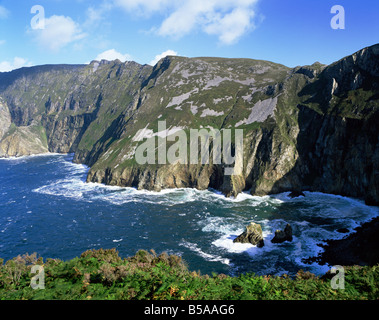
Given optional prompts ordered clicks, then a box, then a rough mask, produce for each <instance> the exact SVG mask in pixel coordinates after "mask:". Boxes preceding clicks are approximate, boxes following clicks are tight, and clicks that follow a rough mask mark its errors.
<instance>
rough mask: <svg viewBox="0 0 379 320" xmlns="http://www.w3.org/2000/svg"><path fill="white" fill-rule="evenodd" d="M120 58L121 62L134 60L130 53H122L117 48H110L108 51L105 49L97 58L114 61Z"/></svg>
mask: <svg viewBox="0 0 379 320" xmlns="http://www.w3.org/2000/svg"><path fill="white" fill-rule="evenodd" d="M116 59H118V60H120V61H121V62H125V61H130V60H132V57H131V56H130V55H129V54H127V53H126V54H122V53H120V52H117V51H116V50H115V49H110V50H107V51H104V52H102V53H100V54H99V55H98V56H97V57H96V58H95V60H97V61H101V60H108V61H113V60H116Z"/></svg>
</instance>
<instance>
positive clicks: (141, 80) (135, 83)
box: [0, 44, 379, 205]
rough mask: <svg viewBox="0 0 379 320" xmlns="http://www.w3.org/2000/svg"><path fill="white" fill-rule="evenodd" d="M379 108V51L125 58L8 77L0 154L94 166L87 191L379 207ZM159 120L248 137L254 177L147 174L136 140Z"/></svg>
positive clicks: (247, 166)
mask: <svg viewBox="0 0 379 320" xmlns="http://www.w3.org/2000/svg"><path fill="white" fill-rule="evenodd" d="M378 99H379V45H378V44H377V45H374V46H371V47H366V48H364V49H362V50H359V51H357V52H356V53H354V54H352V55H349V56H346V57H344V58H342V59H340V60H339V61H336V62H335V63H332V64H330V65H328V66H326V65H322V64H320V63H317V62H316V63H314V64H312V65H308V66H297V67H295V68H288V67H286V66H283V65H280V64H276V63H273V62H270V61H264V60H254V59H242V58H236V59H228V58H217V57H198V58H186V57H177V56H170V57H166V58H163V59H161V60H160V61H159V62H158V63H157V64H156V65H155V66H154V67H152V66H149V65H140V64H138V63H136V62H132V61H128V62H125V63H122V62H121V61H117V60H116V61H92V62H91V63H90V64H88V65H73V66H71V65H58V66H54V65H45V66H39V67H38V66H37V67H30V68H23V69H19V70H15V71H12V72H9V73H6V74H4V73H0V126H1V128H0V157H8V156H21V155H28V154H33V153H41V152H48V151H49V152H58V153H67V152H74V153H75V158H74V161H75V162H77V163H84V164H87V165H89V166H90V167H91V169H90V171H89V174H88V178H87V181H88V182H98V183H106V184H110V185H119V186H130V187H136V188H140V189H149V190H157V191H159V190H162V189H164V188H182V187H191V188H198V189H207V188H214V189H217V190H220V191H222V192H223V193H224V194H226V195H228V196H235V195H237V194H238V193H240V192H242V191H246V190H250V192H251V193H252V194H256V195H265V194H271V193H279V192H284V191H292V190H310V191H322V192H327V193H336V194H341V195H346V196H352V197H358V198H362V199H365V200H366V202H367V203H368V204H374V205H379V184H378V183H379V182H377V181H379V142H378V136H379V133H378V129H377V126H376V123H377V120H378V119H379V105H378ZM158 120H159V121H166V123H167V129H170V128H180V129H182V130H184V132H187V133H188V132H189V130H190V129H201V128H214V129H217V130H222V129H224V130H225V129H230V128H236V129H243V130H244V146H245V147H244V152H243V156H244V157H243V159H244V160H243V172H242V173H241V174H240V175H238V176H226V175H225V174H223V168H224V165H222V164H221V165H216V164H215V165H213V164H205V165H200V164H199V165H170V164H167V165H158V164H156V165H139V164H138V163H136V161H135V159H133V155H134V152H135V150H136V148H137V147H138V145H139V143H137V142H136V141H134V140H133V137H134V136H135V135H136V134H137V132H139V130H142V129H146V130H147V129H148V130H150V131H153V132H157V129H158V124H157V122H158ZM26 132H27V134H25V133H26ZM36 141H40V143H39V142H38V143H37V145H36ZM32 142H33V143H32ZM28 146H29V150H28Z"/></svg>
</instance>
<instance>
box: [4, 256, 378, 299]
mask: <svg viewBox="0 0 379 320" xmlns="http://www.w3.org/2000/svg"><path fill="white" fill-rule="evenodd" d="M33 264H40V265H43V266H44V270H45V289H44V290H33V289H32V288H31V287H30V281H31V276H32V275H31V273H30V270H31V269H30V268H31V265H33ZM332 276H333V275H325V276H324V277H322V278H318V277H315V276H314V275H313V274H311V273H308V272H302V271H300V272H299V273H298V274H297V275H296V277H295V278H293V279H291V278H290V277H288V276H285V275H284V276H282V277H270V276H255V275H254V274H244V275H240V276H238V277H230V276H227V275H224V274H213V275H212V276H209V275H200V274H199V273H198V272H190V271H189V270H188V269H187V267H186V266H185V263H184V262H183V261H182V259H181V258H180V257H178V256H174V255H171V256H169V255H167V254H165V253H163V254H160V255H157V254H156V253H155V252H151V253H148V252H147V251H143V250H141V251H139V252H137V254H136V255H135V256H134V257H130V258H127V259H121V258H120V257H119V256H118V253H117V251H116V250H115V249H111V250H103V249H100V250H97V251H95V250H90V251H86V252H84V253H83V254H82V255H81V256H80V257H78V258H74V259H72V260H70V261H60V260H55V259H48V260H47V261H46V262H45V263H44V262H43V259H42V258H39V259H37V257H36V255H35V254H34V255H24V256H19V257H17V258H14V259H12V260H9V261H7V262H6V263H5V264H4V265H2V266H0V299H3V300H18V299H28V300H29V299H40V300H52V299H58V300H90V299H96V300H100V299H101V300H103V299H109V300H122V299H125V300H132V299H138V300H141V299H142V300H151V299H152V300H341V299H343V300H374V299H378V298H379V288H378V284H379V266H373V267H357V266H353V267H346V268H345V289H332V286H331V278H332Z"/></svg>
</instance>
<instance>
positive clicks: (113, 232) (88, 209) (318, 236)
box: [0, 154, 379, 275]
mask: <svg viewBox="0 0 379 320" xmlns="http://www.w3.org/2000/svg"><path fill="white" fill-rule="evenodd" d="M72 159H73V155H56V154H51V155H43V156H34V157H24V158H18V159H10V160H5V159H3V160H0V258H3V259H5V260H8V259H11V258H13V257H15V256H17V255H19V254H24V253H33V252H36V253H38V255H40V256H42V257H44V258H59V259H62V260H67V259H72V258H74V257H76V256H79V255H80V254H81V253H82V252H84V251H85V250H88V249H99V248H116V249H117V250H118V251H119V254H120V256H121V257H128V256H131V255H134V254H135V253H136V251H137V250H139V249H146V250H150V249H154V250H155V251H156V252H157V253H161V252H163V251H165V252H167V253H169V254H178V255H180V256H182V257H183V259H184V260H185V261H186V262H187V264H188V266H189V269H190V270H196V271H197V270H200V271H201V273H202V274H206V273H207V274H210V273H212V272H217V273H225V274H230V275H236V274H238V273H242V272H254V273H256V274H260V275H262V274H284V273H287V274H295V273H296V272H297V271H298V270H299V269H303V270H309V271H311V272H314V273H316V274H323V273H325V272H326V271H327V270H328V269H329V268H330V266H327V265H325V266H321V265H318V264H316V263H313V264H306V263H304V261H303V259H305V258H308V257H311V256H315V255H317V254H318V253H319V252H320V250H322V249H321V247H320V246H319V244H321V243H324V242H325V240H327V239H339V238H342V237H344V236H346V234H342V233H338V232H337V231H336V230H338V229H340V228H347V229H349V231H350V232H354V231H353V229H354V228H355V227H357V226H359V225H360V224H361V223H362V222H365V221H369V220H371V219H372V218H373V217H375V216H379V208H378V207H368V206H366V205H365V204H364V203H363V202H362V201H360V200H356V199H350V198H346V197H342V196H335V195H328V194H322V193H317V192H316V193H311V192H305V195H306V197H299V198H296V199H290V198H289V197H288V193H283V194H279V195H275V196H265V197H256V196H251V195H249V194H248V193H243V194H240V195H239V196H238V197H237V198H225V197H224V196H223V195H221V194H220V193H217V192H214V191H198V190H194V189H173V190H166V191H163V192H160V193H158V192H150V191H138V190H135V189H133V188H120V187H110V186H104V185H100V184H93V183H86V182H85V180H86V176H87V172H88V168H87V167H86V166H84V165H78V164H73V163H72ZM250 222H256V223H260V224H261V225H262V227H263V234H264V240H265V246H264V247H263V248H257V247H255V246H253V245H250V244H235V243H233V239H234V238H235V237H236V236H237V235H239V234H240V233H242V232H243V231H244V228H245V226H246V225H248V224H249V223H250ZM286 223H290V224H291V225H292V227H293V232H294V239H293V241H292V242H285V243H282V244H272V243H271V241H270V240H271V239H272V238H273V237H274V233H275V230H276V229H284V227H285V225H286Z"/></svg>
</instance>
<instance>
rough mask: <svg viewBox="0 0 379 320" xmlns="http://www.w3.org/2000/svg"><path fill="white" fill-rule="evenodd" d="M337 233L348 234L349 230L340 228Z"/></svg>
mask: <svg viewBox="0 0 379 320" xmlns="http://www.w3.org/2000/svg"><path fill="white" fill-rule="evenodd" d="M337 232H339V233H348V232H349V229H347V228H340V229H338V230H337Z"/></svg>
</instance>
